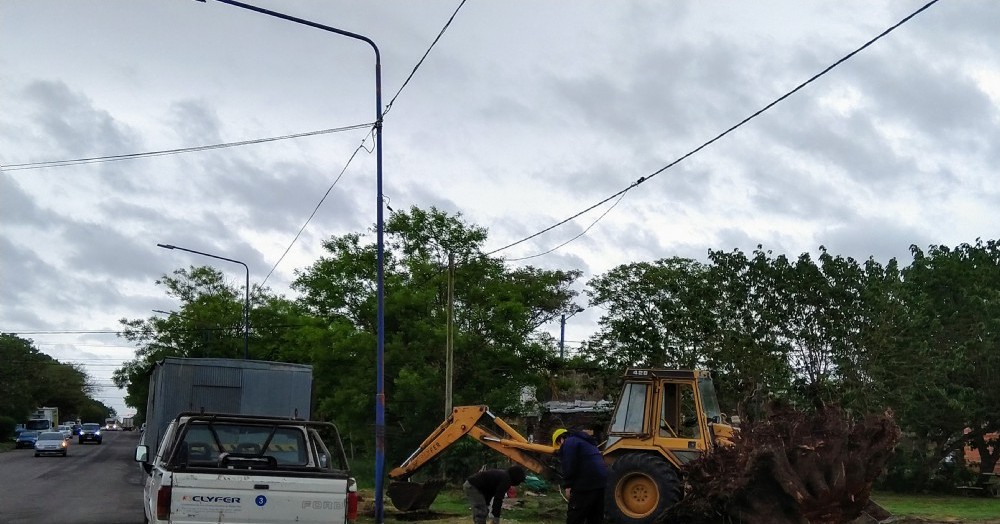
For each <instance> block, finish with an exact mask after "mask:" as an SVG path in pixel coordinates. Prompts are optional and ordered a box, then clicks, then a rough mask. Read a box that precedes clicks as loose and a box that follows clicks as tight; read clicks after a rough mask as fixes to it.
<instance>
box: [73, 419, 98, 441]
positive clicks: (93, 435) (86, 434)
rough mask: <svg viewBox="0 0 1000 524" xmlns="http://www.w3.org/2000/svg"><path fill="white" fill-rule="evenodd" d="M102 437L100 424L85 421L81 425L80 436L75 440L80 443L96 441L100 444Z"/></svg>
mask: <svg viewBox="0 0 1000 524" xmlns="http://www.w3.org/2000/svg"><path fill="white" fill-rule="evenodd" d="M103 439H104V437H102V436H101V425H100V424H98V423H96V422H87V423H85V424H84V425H83V429H82V430H81V431H80V436H79V437H77V442H78V443H80V444H83V443H84V442H97V443H98V444H100V443H101V441H102V440H103Z"/></svg>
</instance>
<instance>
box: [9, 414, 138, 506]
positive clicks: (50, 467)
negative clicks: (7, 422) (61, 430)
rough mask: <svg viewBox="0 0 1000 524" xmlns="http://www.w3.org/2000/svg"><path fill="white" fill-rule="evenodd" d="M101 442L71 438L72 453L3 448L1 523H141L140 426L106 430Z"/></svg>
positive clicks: (70, 448) (70, 449) (70, 447)
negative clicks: (40, 453)
mask: <svg viewBox="0 0 1000 524" xmlns="http://www.w3.org/2000/svg"><path fill="white" fill-rule="evenodd" d="M103 433H104V442H103V444H101V445H99V446H98V445H96V444H92V443H87V444H78V443H77V441H76V440H75V439H74V440H72V441H70V446H69V453H68V456H67V457H65V458H63V457H59V456H45V455H43V456H41V457H35V456H34V453H33V452H32V450H30V449H15V450H11V451H9V452H6V453H0V523H3V524H22V523H24V524H28V523H31V524H49V523H51V524H141V523H142V521H143V515H142V482H143V478H144V474H143V473H142V470H141V469H140V468H139V465H138V463H136V462H135V461H134V460H133V457H134V455H135V446H136V445H137V444H138V443H139V432H138V431H106V432H103Z"/></svg>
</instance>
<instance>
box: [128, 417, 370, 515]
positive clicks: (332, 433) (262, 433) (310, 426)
mask: <svg viewBox="0 0 1000 524" xmlns="http://www.w3.org/2000/svg"><path fill="white" fill-rule="evenodd" d="M321 433H322V434H323V435H324V436H325V438H326V441H325V442H324V440H323V437H321ZM160 442H161V445H160V449H159V450H157V452H156V456H155V457H154V459H153V460H152V461H148V460H147V459H148V453H149V449H148V447H147V446H145V445H143V444H141V443H140V445H139V446H138V447H137V448H136V454H135V459H136V461H138V462H140V463H142V466H143V469H144V470H145V471H146V473H147V477H146V481H145V485H144V488H143V501H144V506H145V508H144V509H145V517H146V520H147V521H148V522H152V523H156V524H159V523H171V524H179V523H184V524H200V523H210V522H211V523H265V522H266V523H285V522H289V523H291V522H295V523H306V524H308V523H314V522H315V523H320V522H322V523H327V524H353V521H354V520H355V519H356V518H357V508H358V496H357V484H356V483H355V481H354V478H353V477H352V476H351V473H350V469H349V468H348V464H347V457H346V455H345V453H344V448H343V445H342V444H341V441H340V435H339V433H338V432H337V428H336V427H335V426H334V425H333V424H330V423H326V422H310V421H303V420H297V419H288V418H278V417H260V416H244V415H227V414H204V413H181V414H180V415H179V416H177V417H176V418H175V419H174V420H173V421H172V422H171V423H170V425H169V426H168V427H167V429H166V431H165V432H163V438H162V439H161V440H160ZM327 443H329V444H330V446H329V447H328V446H327ZM330 448H332V449H330Z"/></svg>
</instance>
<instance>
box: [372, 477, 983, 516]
mask: <svg viewBox="0 0 1000 524" xmlns="http://www.w3.org/2000/svg"><path fill="white" fill-rule="evenodd" d="M361 497H362V504H361V511H360V514H359V515H358V523H359V524H372V523H373V522H374V493H373V491H372V490H371V489H365V488H362V490H361ZM873 498H874V499H875V501H877V502H878V503H879V504H881V505H882V506H883V507H884V508H886V509H887V510H889V511H890V512H892V514H893V516H895V517H897V518H907V517H910V518H919V519H927V520H930V521H934V522H953V523H962V524H1000V498H983V497H961V496H948V495H910V494H897V493H883V492H879V493H876V494H875V495H874V496H873ZM384 504H385V517H386V520H387V521H390V522H400V521H404V522H406V521H408V522H434V524H467V523H468V522H469V521H471V514H470V512H469V506H468V503H467V502H466V500H465V496H464V495H463V494H462V490H461V489H460V488H458V487H457V486H447V487H445V489H443V490H441V493H440V494H438V497H437V499H436V500H435V501H434V504H433V505H432V506H431V509H430V511H424V512H409V513H404V512H400V511H397V510H396V508H394V507H393V506H392V502H391V501H390V500H389V497H388V495H386V496H385V499H384ZM502 517H503V522H505V523H509V524H515V523H517V524H562V523H563V522H565V521H566V502H565V501H563V500H562V498H561V497H559V495H558V494H557V493H555V492H551V493H549V494H548V495H547V496H544V497H534V496H527V495H524V494H521V495H520V496H519V497H518V502H517V505H516V506H515V507H514V508H511V509H505V510H504V512H503V515H502Z"/></svg>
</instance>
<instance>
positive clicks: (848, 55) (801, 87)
mask: <svg viewBox="0 0 1000 524" xmlns="http://www.w3.org/2000/svg"><path fill="white" fill-rule="evenodd" d="M936 3H938V0H931V1H930V2H928V3H926V4H924V5H923V6H922V7H920V8H919V9H917V10H916V11H914V12H912V13H910V14H909V15H908V16H906V17H905V18H903V19H902V20H900V21H899V22H897V23H895V24H893V25H892V26H890V27H889V28H888V29H886V30H885V31H882V32H881V33H879V34H878V36H876V37H875V38H872V39H871V40H869V41H867V42H865V43H864V45H862V46H861V47H859V48H857V49H855V50H854V51H851V52H850V53H848V54H847V55H845V56H844V57H843V58H841V59H840V60H837V61H836V62H834V63H833V64H831V65H830V66H828V67H827V68H825V69H823V70H822V71H820V72H819V73H816V74H815V75H813V76H812V77H811V78H809V79H808V80H806V81H805V82H802V83H801V84H799V85H797V86H796V87H795V88H794V89H792V90H791V91H789V92H787V93H785V94H784V95H781V96H780V97H778V98H777V99H775V100H774V101H772V102H771V103H769V104H767V105H766V106H764V107H762V108H760V109H759V110H757V111H756V112H754V113H753V114H751V115H750V116H748V117H746V118H744V119H743V120H740V121H739V122H737V123H736V124H734V125H733V126H731V127H730V128H729V129H726V130H725V131H723V132H721V133H719V134H718V135H716V136H715V137H713V138H712V139H711V140H708V141H707V142H705V143H703V144H702V145H700V146H698V147H696V148H694V149H692V150H691V151H688V152H687V153H685V154H684V155H682V156H681V157H680V158H677V159H676V160H674V161H673V162H670V163H669V164H667V165H665V166H663V167H661V168H660V169H657V170H656V171H654V172H652V173H650V174H649V175H646V176H643V177H639V179H638V180H636V181H635V182H632V183H631V184H629V186H628V187H626V188H625V189H622V190H621V191H618V192H617V193H615V194H613V195H611V196H609V197H607V198H605V199H604V200H601V201H600V202H598V203H596V204H594V205H592V206H590V207H588V208H586V209H584V210H583V211H580V212H578V213H576V214H574V215H573V216H570V217H569V218H566V219H564V220H561V221H559V222H557V223H555V224H553V225H551V226H549V227H547V228H545V229H543V230H541V231H539V232H537V233H534V234H531V235H528V236H527V237H524V238H522V239H520V240H518V241H516V242H512V243H510V244H507V245H506V246H503V247H501V248H498V249H494V250H493V251H490V252H489V253H486V255H487V256H488V255H492V254H494V253H498V252H500V251H504V250H506V249H509V248H512V247H514V246H516V245H518V244H522V243H524V242H527V241H528V240H531V239H533V238H535V237H537V236H539V235H543V234H545V233H547V232H549V231H552V230H553V229H555V228H557V227H559V226H562V225H564V224H566V223H567V222H570V221H572V220H574V219H575V218H577V217H579V216H580V215H583V214H584V213H587V212H588V211H590V210H592V209H594V208H596V207H599V206H600V205H602V204H604V203H606V202H608V201H610V200H612V199H614V198H615V197H622V198H624V196H625V193H627V192H628V191H629V190H631V189H632V188H634V187H636V186H638V185H639V184H642V183H643V182H646V181H647V180H649V179H651V178H653V177H655V176H657V175H659V174H660V173H663V172H664V171H666V170H667V169H670V168H671V167H674V166H675V165H677V164H679V163H681V162H683V161H684V160H686V159H687V158H688V157H690V156H692V155H694V154H696V153H698V152H699V151H701V150H702V149H705V148H706V147H708V146H710V145H712V144H713V143H715V142H716V141H718V140H719V139H721V138H722V137H724V136H726V135H728V134H729V133H731V132H733V131H735V130H736V129H737V128H739V127H741V126H743V125H744V124H746V123H747V122H749V121H751V120H753V119H754V118H757V117H758V116H760V115H761V114H763V113H764V112H765V111H767V110H768V109H771V108H772V107H774V106H775V105H777V104H779V103H780V102H782V101H784V100H785V99H786V98H788V97H790V96H792V95H794V94H795V93H797V92H798V91H800V90H801V89H803V88H804V87H805V86H807V85H809V84H811V83H812V82H814V81H815V80H817V79H818V78H819V77H821V76H823V75H825V74H827V73H828V72H830V71H831V70H832V69H833V68H835V67H837V66H839V65H840V64H842V63H844V62H846V61H847V60H849V59H851V58H852V57H853V56H854V55H856V54H858V53H860V52H861V51H864V50H865V49H867V48H868V47H869V46H871V45H872V44H874V43H875V42H877V41H879V40H881V39H882V38H883V37H884V36H886V35H888V34H889V33H891V32H892V31H894V30H896V28H898V27H899V26H901V25H903V24H905V23H906V22H909V21H910V19H912V18H913V17H915V16H917V15H918V14H920V13H922V12H924V11H925V10H927V9H928V8H929V7H930V6H932V5H934V4H936ZM620 200H621V198H619V201H620ZM617 204H618V203H617V202H616V203H615V205H617ZM612 207H614V206H612ZM609 211H610V209H609ZM605 215H607V212H605V213H604V214H602V215H601V216H600V217H599V218H598V219H597V220H596V221H594V223H593V224H591V225H590V226H588V228H587V230H588V231H589V230H590V228H591V227H593V226H594V225H595V224H596V223H597V222H598V221H600V220H601V219H603V218H604V216H605ZM584 233H586V231H584ZM581 236H583V233H581V234H580V235H577V236H575V237H573V238H572V239H570V240H569V241H567V242H564V243H562V244H560V245H559V246H556V247H554V248H552V249H549V250H547V251H545V252H544V253H539V254H536V255H530V256H527V257H522V258H518V259H514V260H525V259H528V258H534V257H536V256H541V255H544V254H548V253H551V252H552V251H555V250H556V249H559V248H560V247H562V246H565V245H566V244H568V243H569V242H572V241H573V240H576V239H577V238H579V237H581Z"/></svg>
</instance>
